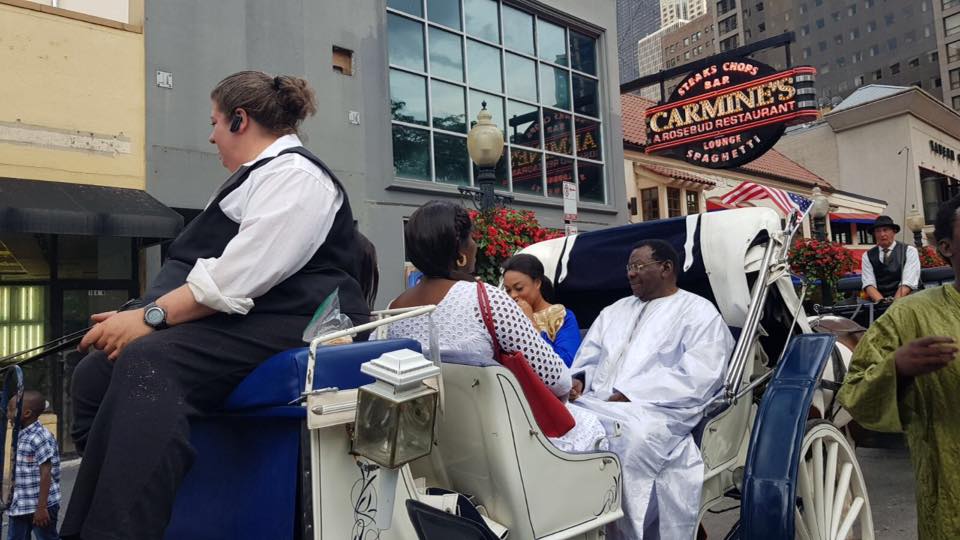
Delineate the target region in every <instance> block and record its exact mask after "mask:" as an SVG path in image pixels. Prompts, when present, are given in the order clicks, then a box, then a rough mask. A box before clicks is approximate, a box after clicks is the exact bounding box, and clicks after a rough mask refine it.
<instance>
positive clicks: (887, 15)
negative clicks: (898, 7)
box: [883, 13, 894, 26]
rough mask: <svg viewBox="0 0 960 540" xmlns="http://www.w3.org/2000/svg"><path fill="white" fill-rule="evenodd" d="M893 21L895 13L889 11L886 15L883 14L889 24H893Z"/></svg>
mask: <svg viewBox="0 0 960 540" xmlns="http://www.w3.org/2000/svg"><path fill="white" fill-rule="evenodd" d="M893 21H894V17H893V13H887V14H886V15H884V16H883V22H884V24H886V25H887V26H890V25H892V24H893Z"/></svg>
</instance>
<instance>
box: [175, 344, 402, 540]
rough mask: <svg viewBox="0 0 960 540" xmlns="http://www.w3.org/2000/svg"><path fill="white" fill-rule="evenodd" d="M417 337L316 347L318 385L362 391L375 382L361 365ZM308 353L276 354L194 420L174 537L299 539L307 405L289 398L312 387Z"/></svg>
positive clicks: (199, 539)
mask: <svg viewBox="0 0 960 540" xmlns="http://www.w3.org/2000/svg"><path fill="white" fill-rule="evenodd" d="M398 349H413V350H415V351H420V344H419V343H418V342H416V341H413V340H408V339H402V340H399V339H398V340H384V341H368V342H362V343H354V344H350V345H341V346H334V347H321V348H319V349H317V361H316V367H315V369H314V384H313V387H314V388H315V389H319V388H331V387H336V388H339V389H341V390H346V389H352V388H357V387H359V386H362V385H364V384H367V383H368V382H372V379H371V378H369V377H368V376H366V375H364V374H362V373H361V372H360V365H361V364H363V363H364V362H366V361H368V360H372V359H374V358H377V357H378V356H380V355H381V354H383V353H385V352H389V351H395V350H398ZM307 356H308V351H307V349H306V348H303V349H294V350H291V351H286V352H283V353H280V354H277V355H275V356H273V357H271V358H269V359H268V360H266V361H265V362H263V363H262V364H261V365H260V366H259V367H257V369H255V370H254V371H253V373H251V374H250V375H249V376H247V378H246V379H244V380H243V382H241V383H240V384H239V385H238V386H237V388H236V389H234V391H233V393H232V394H231V395H230V396H229V397H228V398H227V401H226V403H225V404H224V411H223V412H222V413H219V414H215V415H209V416H202V417H197V418H192V419H191V421H190V427H191V435H190V442H191V445H192V446H193V447H194V449H195V450H196V458H195V461H194V463H193V467H192V468H191V469H190V472H189V473H187V476H186V477H185V478H184V481H183V484H182V485H181V487H180V490H179V491H178V492H177V499H176V502H175V503H174V508H173V516H172V519H171V521H170V525H169V526H168V527H167V531H166V534H165V538H166V539H168V540H174V539H176V540H221V539H222V540H226V539H229V540H247V539H249V540H262V539H264V538H271V539H277V540H284V539H292V538H297V537H298V536H299V535H298V533H297V531H296V530H295V529H296V528H297V527H298V524H299V522H300V520H299V519H298V517H297V516H298V514H299V512H300V510H301V509H300V508H299V507H300V506H301V505H300V504H298V491H299V490H300V489H301V487H302V479H301V478H300V475H301V472H302V462H301V452H300V451H301V442H302V441H301V433H302V430H303V427H304V419H305V417H306V409H305V407H302V406H291V405H289V403H291V402H292V401H294V400H296V399H297V398H299V397H300V394H301V393H302V392H303V388H304V386H305V384H306V369H307Z"/></svg>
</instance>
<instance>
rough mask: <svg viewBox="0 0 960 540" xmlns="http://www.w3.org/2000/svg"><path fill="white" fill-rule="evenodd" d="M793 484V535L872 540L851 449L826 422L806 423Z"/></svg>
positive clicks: (866, 503)
mask: <svg viewBox="0 0 960 540" xmlns="http://www.w3.org/2000/svg"><path fill="white" fill-rule="evenodd" d="M800 456H801V457H802V459H801V461H800V468H799V471H798V475H797V476H798V484H797V507H796V537H797V538H798V539H801V540H846V539H864V540H873V538H874V534H873V514H872V513H871V511H870V499H869V498H868V497H867V486H866V483H865V482H864V480H863V473H862V472H861V471H860V465H859V463H857V456H856V454H855V453H854V451H853V446H851V445H850V443H849V442H847V438H846V437H844V435H843V433H841V432H840V431H839V430H838V429H837V428H836V427H834V426H833V425H832V424H831V423H830V422H827V421H825V420H811V421H809V422H807V432H806V434H805V435H804V436H803V446H802V448H801V453H800Z"/></svg>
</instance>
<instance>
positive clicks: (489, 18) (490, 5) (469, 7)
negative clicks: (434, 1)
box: [444, 0, 500, 43]
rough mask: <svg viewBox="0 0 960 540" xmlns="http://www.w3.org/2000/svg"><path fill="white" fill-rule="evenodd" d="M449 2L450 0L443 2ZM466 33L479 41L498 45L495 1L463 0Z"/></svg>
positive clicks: (498, 29) (498, 36) (498, 33)
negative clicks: (483, 40) (482, 40)
mask: <svg viewBox="0 0 960 540" xmlns="http://www.w3.org/2000/svg"><path fill="white" fill-rule="evenodd" d="M444 1H447V2H449V1H450V0H444ZM463 12H464V14H465V15H466V19H467V33H468V34H470V35H472V36H476V37H478V38H480V39H485V40H487V41H492V42H494V43H500V24H499V21H497V2H496V0H463Z"/></svg>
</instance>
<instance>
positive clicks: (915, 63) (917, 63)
mask: <svg viewBox="0 0 960 540" xmlns="http://www.w3.org/2000/svg"><path fill="white" fill-rule="evenodd" d="M907 65H908V66H910V67H912V68H918V67H920V59H919V58H911V59H910V61H909V62H907Z"/></svg>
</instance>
